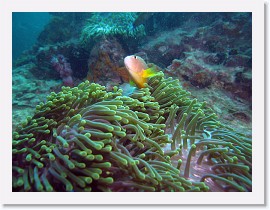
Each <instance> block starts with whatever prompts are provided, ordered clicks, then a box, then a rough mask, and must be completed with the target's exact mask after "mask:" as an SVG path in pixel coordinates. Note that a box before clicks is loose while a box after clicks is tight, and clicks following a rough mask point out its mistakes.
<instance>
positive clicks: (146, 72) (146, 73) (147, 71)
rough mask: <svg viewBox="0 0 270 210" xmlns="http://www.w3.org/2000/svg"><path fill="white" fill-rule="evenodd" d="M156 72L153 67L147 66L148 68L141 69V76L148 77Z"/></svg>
mask: <svg viewBox="0 0 270 210" xmlns="http://www.w3.org/2000/svg"><path fill="white" fill-rule="evenodd" d="M156 74H157V72H156V71H155V69H154V68H148V69H145V70H143V74H142V77H143V78H149V77H153V76H155V75H156Z"/></svg>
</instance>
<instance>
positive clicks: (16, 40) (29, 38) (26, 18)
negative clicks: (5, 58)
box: [12, 12, 50, 60]
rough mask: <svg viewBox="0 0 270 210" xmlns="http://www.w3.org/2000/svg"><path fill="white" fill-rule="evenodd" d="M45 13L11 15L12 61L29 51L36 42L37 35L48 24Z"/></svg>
mask: <svg viewBox="0 0 270 210" xmlns="http://www.w3.org/2000/svg"><path fill="white" fill-rule="evenodd" d="M49 20H50V15H49V13H47V12H13V13H12V59H13V60H15V59H16V58H18V57H19V56H20V55H21V54H22V52H23V51H25V50H29V49H30V48H31V47H32V46H33V45H34V44H35V42H36V39H37V37H38V35H39V33H40V32H41V31H42V30H43V29H44V26H45V25H46V24H47V23H48V22H49Z"/></svg>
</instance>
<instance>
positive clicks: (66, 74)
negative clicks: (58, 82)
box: [50, 54, 74, 87]
mask: <svg viewBox="0 0 270 210" xmlns="http://www.w3.org/2000/svg"><path fill="white" fill-rule="evenodd" d="M50 62H51V64H52V66H53V68H54V69H55V70H56V71H57V72H58V73H59V74H60V77H61V78H62V80H63V84H64V85H65V86H70V87H73V85H74V82H73V78H72V69H71V67H70V63H68V62H67V59H66V58H65V56H63V55H61V54H58V55H53V56H52V59H51V61H50Z"/></svg>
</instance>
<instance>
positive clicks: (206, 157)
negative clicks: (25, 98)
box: [12, 72, 252, 192]
mask: <svg viewBox="0 0 270 210" xmlns="http://www.w3.org/2000/svg"><path fill="white" fill-rule="evenodd" d="M12 145H13V150H12V153H13V167H12V173H13V177H12V178H13V185H12V186H13V191H62V192H63V191H75V192H81V191H102V192H104V191H113V192H118V191H128V192H130V191H143V192H149V191H166V192H171V191H177V192H179V191H251V188H252V184H251V166H252V165H251V139H249V138H248V137H247V136H245V135H244V134H241V133H238V132H236V131H234V130H233V129H232V128H230V127H229V126H226V125H223V124H222V123H220V122H219V121H218V120H217V116H216V115H215V113H214V112H213V110H211V109H210V108H208V107H207V104H206V102H198V101H197V100H196V99H192V98H191V96H190V93H189V92H187V91H185V90H184V89H183V88H182V87H181V86H180V85H179V81H178V80H175V79H172V78H165V77H164V74H163V73H161V72H160V73H159V74H158V75H156V76H154V77H152V78H151V79H150V80H149V82H148V84H147V86H146V88H142V89H139V90H138V91H135V92H134V93H133V94H131V95H130V96H123V95H122V89H119V88H118V87H114V88H113V90H112V91H111V92H108V91H106V90H105V87H104V86H101V85H98V84H95V83H89V82H88V81H86V82H83V83H81V84H79V85H78V86H77V87H74V88H70V87H63V88H62V91H61V92H59V93H54V92H52V93H51V94H50V95H49V96H48V97H47V102H46V103H45V104H44V103H41V104H39V105H38V106H37V107H36V113H35V114H34V116H33V117H28V118H27V120H26V121H25V122H24V123H23V124H22V125H21V127H19V128H18V129H17V130H16V131H15V132H13V142H12Z"/></svg>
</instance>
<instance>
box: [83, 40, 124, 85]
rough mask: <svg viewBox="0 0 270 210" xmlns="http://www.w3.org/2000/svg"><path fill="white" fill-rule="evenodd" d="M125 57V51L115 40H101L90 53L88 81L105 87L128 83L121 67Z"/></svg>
mask: <svg viewBox="0 0 270 210" xmlns="http://www.w3.org/2000/svg"><path fill="white" fill-rule="evenodd" d="M125 55H126V52H125V50H124V49H123V47H122V45H121V44H120V43H119V41H118V40H117V39H116V38H104V39H101V40H100V41H99V42H97V43H96V44H95V45H94V47H93V48H92V50H91V52H90V56H89V59H88V69H89V71H88V77H87V78H88V80H89V81H93V82H96V83H99V84H101V85H106V86H107V87H108V86H113V85H118V84H119V83H121V82H123V81H126V82H128V81H129V79H128V73H127V72H126V70H125V68H124V67H123V66H124V64H123V60H124V57H125Z"/></svg>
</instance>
